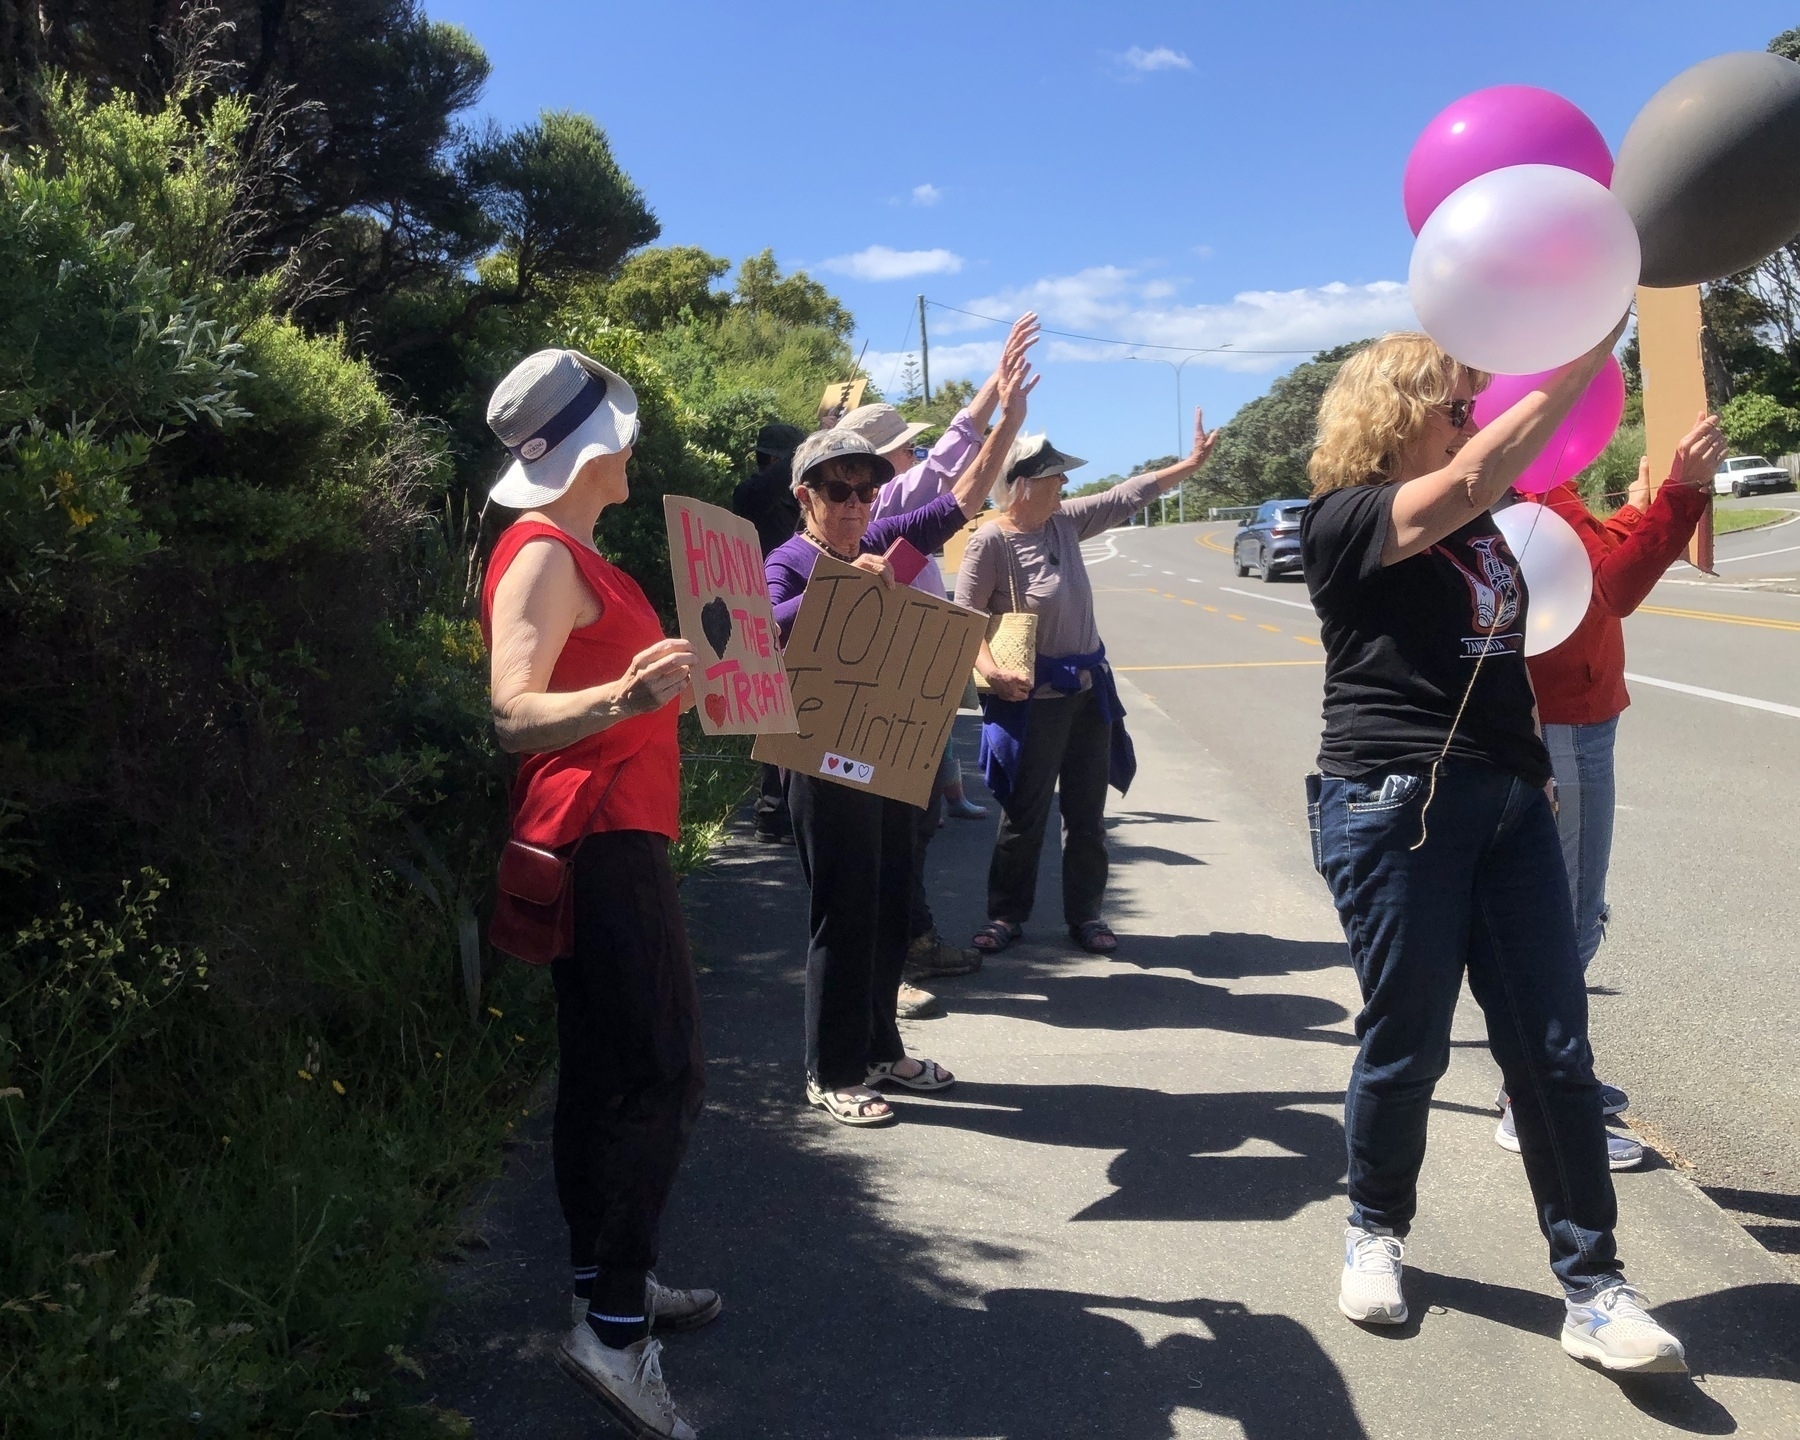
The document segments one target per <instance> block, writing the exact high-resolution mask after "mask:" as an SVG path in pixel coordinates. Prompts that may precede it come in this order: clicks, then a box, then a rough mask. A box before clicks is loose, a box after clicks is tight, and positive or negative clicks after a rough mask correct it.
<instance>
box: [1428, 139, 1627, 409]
mask: <svg viewBox="0 0 1800 1440" xmlns="http://www.w3.org/2000/svg"><path fill="white" fill-rule="evenodd" d="M1641 263H1642V255H1641V252H1640V250H1639V248H1638V237H1637V230H1636V229H1635V228H1634V227H1633V226H1632V223H1631V216H1630V215H1629V214H1628V213H1627V212H1626V209H1625V207H1624V206H1623V205H1622V204H1620V203H1619V201H1618V199H1617V198H1616V197H1615V196H1614V195H1613V194H1612V192H1611V191H1609V190H1608V189H1607V188H1606V187H1605V186H1604V185H1602V184H1600V183H1599V182H1598V181H1595V180H1591V179H1589V178H1588V177H1587V176H1586V175H1583V174H1581V173H1579V172H1578V171H1575V170H1565V169H1563V168H1562V167H1561V166H1558V165H1511V166H1508V167H1507V168H1506V169H1504V170H1490V171H1489V172H1488V173H1487V174H1485V175H1478V176H1476V177H1475V178H1474V179H1473V180H1471V181H1469V183H1468V184H1466V185H1464V186H1463V187H1462V188H1461V189H1458V190H1454V191H1452V192H1451V193H1450V196H1449V198H1448V199H1446V200H1445V201H1444V202H1443V204H1441V205H1439V206H1438V208H1437V209H1436V210H1433V211H1432V212H1431V217H1430V218H1429V219H1428V220H1426V222H1425V225H1424V228H1423V229H1421V230H1420V231H1419V238H1418V240H1417V241H1415V242H1414V244H1413V253H1412V271H1411V274H1410V276H1409V283H1410V285H1411V288H1412V303H1413V310H1414V311H1415V312H1416V313H1417V315H1418V317H1419V323H1420V324H1421V325H1422V326H1424V327H1425V332H1426V334H1428V335H1430V336H1431V338H1432V339H1433V340H1435V341H1437V343H1438V344H1439V345H1441V346H1443V348H1444V349H1445V350H1446V351H1447V352H1449V354H1451V355H1453V356H1454V357H1455V358H1456V359H1458V360H1460V361H1462V362H1463V364H1465V365H1472V366H1474V367H1475V368H1476V369H1477V370H1490V371H1492V372H1494V373H1495V374H1498V375H1529V374H1532V373H1534V372H1536V371H1539V370H1552V369H1555V368H1556V367H1557V366H1558V365H1566V364H1568V362H1569V361H1571V360H1573V359H1575V358H1576V357H1577V356H1580V355H1584V354H1586V353H1587V352H1588V351H1589V350H1591V349H1593V348H1594V346H1596V345H1598V344H1599V343H1600V342H1601V341H1602V340H1604V339H1605V338H1606V336H1607V333H1608V332H1609V331H1610V330H1611V329H1612V328H1613V326H1614V325H1616V324H1618V321H1619V317H1620V316H1621V315H1623V314H1624V313H1625V312H1626V311H1627V310H1628V309H1630V308H1631V301H1632V298H1633V292H1634V291H1635V289H1636V286H1637V281H1638V270H1639V267H1640V265H1641Z"/></svg>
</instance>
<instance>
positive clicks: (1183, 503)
mask: <svg viewBox="0 0 1800 1440" xmlns="http://www.w3.org/2000/svg"><path fill="white" fill-rule="evenodd" d="M1203 353H1205V352H1203V351H1199V350H1196V351H1195V352H1194V353H1193V354H1192V355H1187V356H1184V357H1183V358H1182V359H1181V360H1180V361H1179V362H1177V361H1174V360H1165V359H1163V357H1162V356H1160V355H1128V356H1126V357H1125V358H1126V359H1128V360H1152V361H1155V362H1156V363H1157V364H1160V365H1167V366H1168V367H1169V368H1170V369H1171V370H1173V371H1174V372H1175V455H1176V458H1177V459H1179V458H1180V457H1181V456H1182V454H1184V453H1185V452H1184V451H1183V449H1182V445H1183V439H1182V437H1183V436H1184V435H1185V434H1186V433H1187V431H1186V427H1185V425H1184V423H1183V422H1184V421H1185V420H1186V419H1187V412H1186V411H1185V410H1184V409H1183V408H1182V404H1181V367H1182V366H1183V365H1186V364H1187V363H1188V361H1189V360H1193V359H1195V358H1196V357H1198V356H1199V355H1201V354H1203ZM1161 508H1162V519H1163V523H1164V524H1165V525H1166V524H1167V523H1168V520H1169V497H1168V496H1167V495H1164V496H1163V497H1162V507H1161ZM1145 518H1146V519H1148V518H1149V512H1148V510H1146V511H1145ZM1175 519H1176V522H1177V523H1178V524H1182V523H1185V522H1186V521H1187V484H1186V482H1183V484H1182V485H1181V488H1180V489H1178V490H1177V491H1176V492H1175Z"/></svg>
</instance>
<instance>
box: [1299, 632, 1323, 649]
mask: <svg viewBox="0 0 1800 1440" xmlns="http://www.w3.org/2000/svg"><path fill="white" fill-rule="evenodd" d="M1294 638H1295V639H1296V640H1298V641H1299V642H1300V643H1301V644H1302V645H1317V646H1320V647H1321V648H1323V646H1324V644H1325V642H1324V641H1323V640H1315V639H1313V637H1312V636H1310V635H1296V636H1295V637H1294Z"/></svg>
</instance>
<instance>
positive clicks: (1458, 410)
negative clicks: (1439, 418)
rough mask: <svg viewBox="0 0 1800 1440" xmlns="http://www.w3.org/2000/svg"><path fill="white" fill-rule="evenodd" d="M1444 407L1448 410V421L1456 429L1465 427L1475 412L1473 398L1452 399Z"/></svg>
mask: <svg viewBox="0 0 1800 1440" xmlns="http://www.w3.org/2000/svg"><path fill="white" fill-rule="evenodd" d="M1444 408H1445V409H1446V410H1448V411H1449V412H1450V423H1451V424H1452V425H1454V426H1455V427H1456V428H1457V429H1458V430H1462V429H1465V428H1467V426H1468V423H1469V421H1470V419H1471V418H1472V417H1473V416H1474V414H1475V402H1474V401H1473V400H1452V401H1451V402H1450V403H1449V404H1448V405H1446V406H1445V407H1444Z"/></svg>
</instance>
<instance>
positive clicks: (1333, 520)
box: [1300, 484, 1550, 785]
mask: <svg viewBox="0 0 1800 1440" xmlns="http://www.w3.org/2000/svg"><path fill="white" fill-rule="evenodd" d="M1398 489H1399V486H1398V485H1397V484H1394V485H1356V486H1351V487H1348V488H1346V489H1342V490H1333V491H1330V492H1329V493H1327V494H1325V495H1322V496H1320V497H1319V498H1318V499H1317V500H1315V501H1313V503H1312V504H1311V505H1310V506H1308V507H1307V511H1306V514H1305V517H1304V518H1303V519H1302V520H1301V522H1300V560H1301V565H1302V567H1303V568H1304V570H1305V573H1306V586H1307V589H1308V590H1310V591H1311V592H1312V602H1313V608H1314V609H1315V610H1317V611H1318V612H1319V620H1320V622H1321V623H1320V630H1319V634H1320V637H1321V638H1322V639H1323V641H1324V643H1325V735H1324V738H1323V740H1322V741H1321V742H1320V748H1319V769H1321V770H1322V771H1324V772H1325V773H1326V774H1327V775H1338V776H1343V777H1346V778H1355V777H1356V776H1359V775H1366V774H1368V773H1369V772H1370V771H1372V770H1379V769H1383V768H1386V767H1389V766H1402V767H1408V766H1418V767H1420V768H1421V769H1424V768H1427V767H1429V766H1430V764H1431V762H1432V761H1434V760H1436V759H1437V757H1438V755H1439V754H1440V753H1442V752H1443V750H1444V740H1445V737H1446V736H1448V735H1450V731H1451V722H1452V721H1453V720H1454V718H1455V716H1456V712H1457V708H1458V706H1460V705H1462V703H1463V696H1464V693H1465V692H1467V691H1468V690H1469V687H1470V685H1471V683H1472V684H1473V686H1474V690H1473V693H1470V694H1469V697H1468V704H1467V706H1466V707H1465V708H1464V709H1463V714H1462V720H1461V721H1460V722H1459V723H1458V724H1457V725H1456V733H1455V736H1454V738H1453V739H1452V740H1451V743H1450V749H1449V754H1450V755H1452V756H1455V757H1458V758H1461V759H1467V760H1476V761H1480V762H1482V763H1485V764H1488V765H1493V766H1496V767H1498V768H1499V769H1502V770H1507V771H1510V772H1511V773H1512V774H1514V775H1517V776H1518V777H1519V778H1520V779H1522V780H1525V781H1527V782H1529V783H1530V784H1533V785H1542V784H1543V783H1544V782H1545V781H1547V780H1548V779H1549V778H1550V756H1549V752H1548V751H1546V750H1545V749H1544V742H1543V741H1542V740H1540V739H1539V738H1538V736H1537V730H1536V727H1535V726H1534V725H1533V723H1532V718H1531V714H1532V692H1531V678H1530V676H1529V675H1528V674H1527V673H1526V670H1525V607H1526V601H1527V596H1526V592H1525V579H1524V577H1523V576H1522V575H1521V574H1520V573H1519V566H1518V562H1517V561H1516V560H1514V559H1513V555H1512V552H1511V551H1510V550H1509V549H1507V546H1506V540H1505V538H1504V537H1503V536H1502V535H1501V534H1500V531H1499V530H1498V529H1497V528H1496V527H1495V525H1494V521H1493V517H1492V516H1490V515H1486V514H1483V515H1480V516H1478V517H1476V518H1475V519H1473V520H1471V521H1470V522H1469V523H1468V524H1467V525H1465V526H1463V527H1462V529H1460V530H1458V531H1456V532H1455V533H1454V534H1452V535H1450V536H1449V537H1447V538H1446V539H1444V540H1440V541H1439V542H1438V543H1437V544H1436V545H1433V546H1432V547H1431V548H1430V549H1429V550H1426V551H1424V552H1423V553H1422V554H1418V555H1415V556H1413V557H1412V558H1411V559H1409V560H1402V561H1401V562H1400V563H1399V564H1398V565H1388V566H1383V565H1382V563H1381V546H1382V542H1383V540H1384V539H1385V538H1386V536H1387V531H1388V519H1389V515H1390V513H1391V512H1392V510H1393V507H1394V494H1395V492H1396V491H1397V490H1398ZM1484 654H1485V657H1486V658H1485V659H1484V658H1483V656H1484ZM1478 661H1479V666H1478V665H1477V662H1478Z"/></svg>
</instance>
